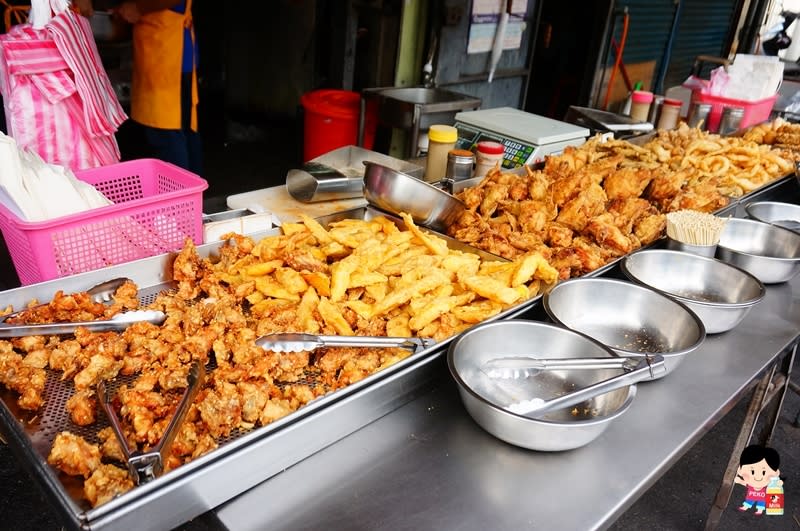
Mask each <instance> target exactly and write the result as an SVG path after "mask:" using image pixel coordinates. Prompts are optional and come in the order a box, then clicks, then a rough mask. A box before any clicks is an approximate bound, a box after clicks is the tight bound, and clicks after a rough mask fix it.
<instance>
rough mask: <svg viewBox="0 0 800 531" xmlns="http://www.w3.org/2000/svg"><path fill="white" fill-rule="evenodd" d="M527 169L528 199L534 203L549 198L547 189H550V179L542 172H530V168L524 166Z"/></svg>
mask: <svg viewBox="0 0 800 531" xmlns="http://www.w3.org/2000/svg"><path fill="white" fill-rule="evenodd" d="M525 168H526V169H528V171H529V173H528V198H529V199H532V200H534V201H543V200H545V199H547V198H548V197H549V194H548V188H549V187H550V182H551V181H550V178H549V177H547V174H545V173H544V172H542V171H531V170H529V168H530V166H525Z"/></svg>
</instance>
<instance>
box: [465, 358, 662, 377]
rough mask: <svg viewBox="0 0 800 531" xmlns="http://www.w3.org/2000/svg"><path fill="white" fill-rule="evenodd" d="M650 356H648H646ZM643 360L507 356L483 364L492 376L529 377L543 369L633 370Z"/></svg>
mask: <svg viewBox="0 0 800 531" xmlns="http://www.w3.org/2000/svg"><path fill="white" fill-rule="evenodd" d="M645 358H648V356H645ZM641 360H642V357H641V356H620V357H615V358H609V357H606V358H594V357H592V358H532V357H529V356H507V357H503V358H493V359H490V360H489V361H487V362H486V363H484V364H483V365H482V366H481V370H482V371H483V372H484V373H486V375H487V376H489V377H490V378H505V379H512V378H527V377H529V376H534V375H536V374H538V373H540V372H541V371H559V370H572V369H587V370H593V369H622V370H625V371H632V370H634V369H635V368H636V367H637V366H638V365H639V362H640V361H641Z"/></svg>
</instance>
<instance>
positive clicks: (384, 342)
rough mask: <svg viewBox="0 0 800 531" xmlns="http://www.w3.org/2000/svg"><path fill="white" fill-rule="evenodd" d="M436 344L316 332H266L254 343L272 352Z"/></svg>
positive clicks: (424, 340)
mask: <svg viewBox="0 0 800 531" xmlns="http://www.w3.org/2000/svg"><path fill="white" fill-rule="evenodd" d="M434 344H436V341H434V340H433V339H428V338H417V337H378V336H326V335H316V334H290V333H287V334H268V335H266V336H261V337H260V338H258V339H256V345H258V346H259V347H261V348H263V349H264V350H270V351H272V352H305V351H308V350H314V349H317V348H323V347H372V348H407V349H411V350H413V351H414V352H418V351H420V350H423V349H425V348H428V347H430V346H433V345H434Z"/></svg>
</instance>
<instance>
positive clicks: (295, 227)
mask: <svg viewBox="0 0 800 531" xmlns="http://www.w3.org/2000/svg"><path fill="white" fill-rule="evenodd" d="M281 231H282V232H283V233H284V234H285V235H286V236H291V235H292V234H297V233H300V232H308V227H307V226H306V225H304V224H302V223H285V222H284V223H281Z"/></svg>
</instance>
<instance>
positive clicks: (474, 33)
mask: <svg viewBox="0 0 800 531" xmlns="http://www.w3.org/2000/svg"><path fill="white" fill-rule="evenodd" d="M527 6H528V2H527V0H513V2H512V4H511V16H510V18H509V21H508V25H507V26H506V32H505V35H504V38H503V49H504V50H515V49H517V48H519V47H520V46H521V45H522V33H523V32H524V31H525V27H526V25H525V14H526V9H527ZM505 8H506V0H474V1H473V2H472V13H471V15H470V26H469V40H468V41H467V53H468V54H474V53H485V52H489V51H491V49H492V44H493V43H494V35H495V31H496V30H497V21H498V19H499V18H500V13H501V12H502V11H503V10H504V9H505Z"/></svg>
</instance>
